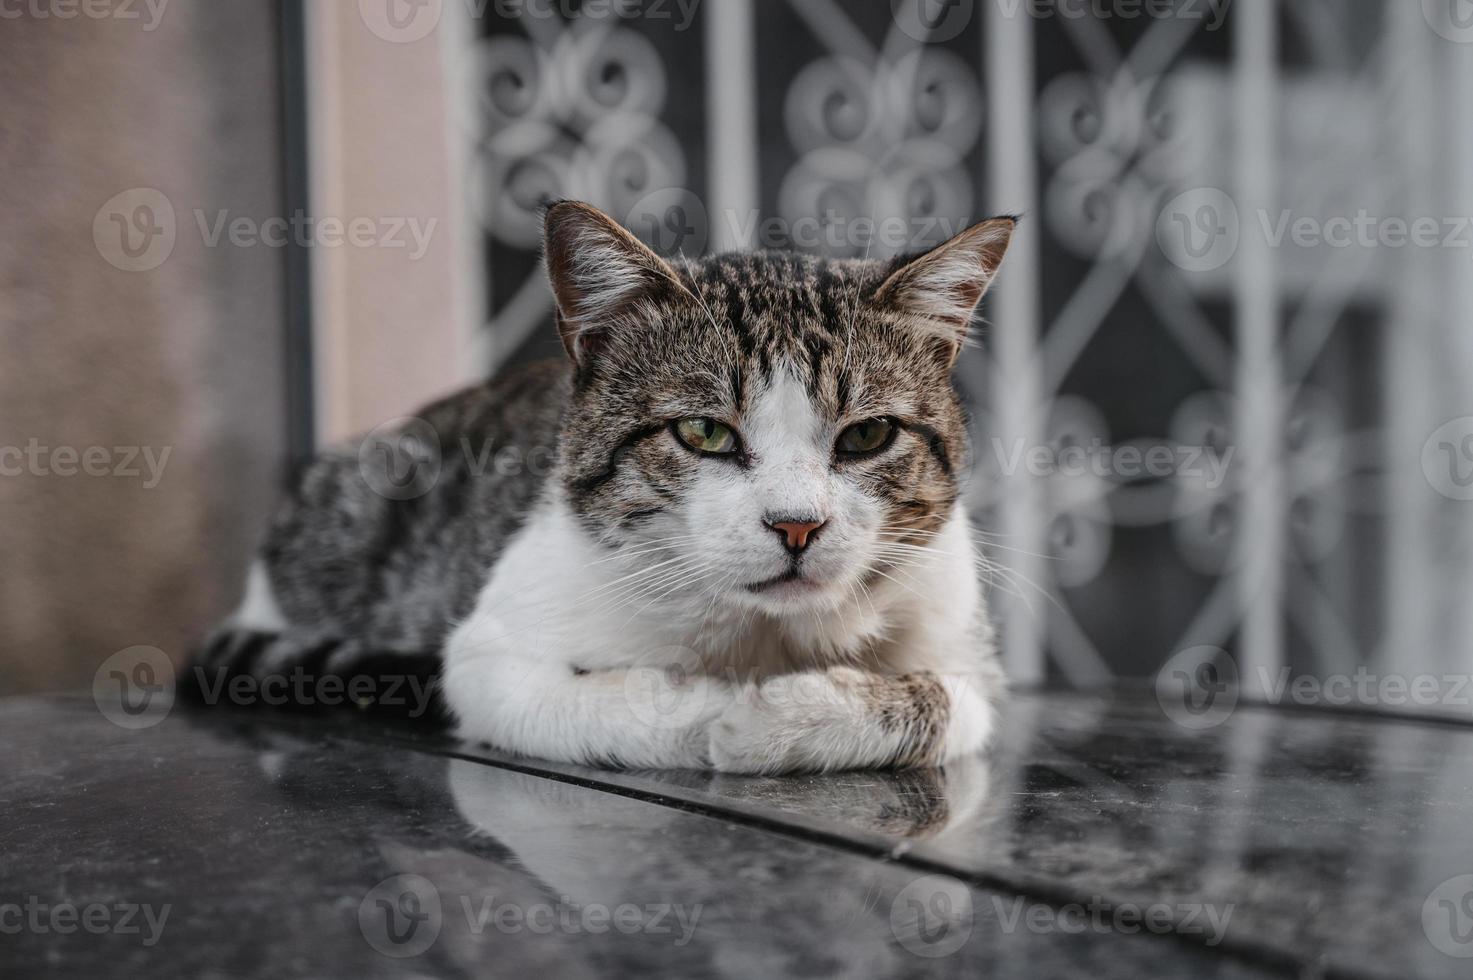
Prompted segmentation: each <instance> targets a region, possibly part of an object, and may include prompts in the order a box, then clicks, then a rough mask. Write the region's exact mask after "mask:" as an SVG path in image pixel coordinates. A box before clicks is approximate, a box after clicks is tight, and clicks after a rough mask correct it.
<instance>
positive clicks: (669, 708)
mask: <svg viewBox="0 0 1473 980" xmlns="http://www.w3.org/2000/svg"><path fill="white" fill-rule="evenodd" d="M1011 226H1012V225H1011V221H1004V220H999V221H995V222H990V223H987V224H984V225H980V226H977V228H974V229H972V230H971V231H970V232H967V233H964V234H963V235H962V236H958V238H957V239H954V240H953V241H952V242H951V243H948V244H947V245H945V246H942V247H941V248H940V249H937V250H934V251H933V252H931V253H928V254H927V256H924V257H922V258H921V259H917V260H915V261H913V262H912V263H910V264H908V265H902V264H901V263H898V262H893V263H881V262H824V261H821V260H815V259H808V258H799V257H795V256H789V255H773V254H757V255H737V256H723V257H718V258H716V259H710V260H706V261H703V262H698V263H688V264H684V265H680V266H677V267H672V266H669V265H666V264H665V263H664V262H662V261H661V260H660V259H658V258H657V257H655V256H654V255H653V253H649V252H648V251H647V250H645V249H644V248H643V246H641V245H639V244H638V243H637V242H636V241H635V240H634V239H633V238H632V236H629V235H628V234H627V233H625V232H623V231H622V230H621V229H618V228H617V226H615V225H613V224H612V223H611V222H608V220H607V219H606V218H604V217H603V216H602V215H599V214H598V213H597V212H595V211H593V210H592V209H589V208H586V207H584V206H581V205H576V204H564V205H557V206H555V207H554V208H553V209H551V210H550V212H549V217H548V243H547V258H548V265H549V274H550V276H551V279H552V284H553V290H554V294H555V296H556V299H557V305H558V311H559V327H560V330H561V331H562V335H563V339H564V343H565V345H566V346H567V348H568V351H569V354H570V355H571V363H562V364H539V365H536V366H533V367H530V368H526V369H523V370H521V371H519V372H518V373H516V374H513V375H511V376H509V377H507V378H505V379H502V380H500V381H497V382H495V383H492V384H489V385H486V386H481V387H477V388H475V389H471V390H469V391H466V392H463V393H461V394H460V395H457V396H454V397H452V398H449V399H446V400H445V401H442V402H439V403H437V404H436V405H433V406H430V407H429V408H427V409H425V410H424V411H423V412H421V413H420V415H419V416H418V417H417V419H416V420H412V421H405V422H402V423H400V424H398V425H395V426H390V427H388V428H387V431H379V432H378V433H377V437H376V439H375V440H373V441H370V442H367V443H364V444H363V445H361V446H354V447H350V448H349V449H346V450H344V451H341V452H338V453H328V454H324V455H323V456H322V457H321V458H319V459H318V460H317V461H315V462H314V463H313V464H311V465H310V466H309V467H308V468H307V470H306V471H305V473H304V474H303V476H302V478H301V479H300V481H299V485H298V488H297V490H296V492H295V493H294V494H293V496H292V497H291V499H290V500H289V501H288V503H287V504H285V505H284V506H283V508H282V511H281V512H280V514H279V516H278V518H277V520H276V522H275V523H274V525H273V527H272V530H271V533H270V535H269V536H268V540H267V542H266V545H265V546H264V548H263V549H262V553H261V556H260V559H259V561H258V563H257V565H256V566H255V567H253V569H252V573H251V582H250V586H249V590H248V591H249V594H248V596H247V598H246V601H245V603H244V604H243V606H242V608H241V610H240V611H239V612H238V613H237V614H236V616H235V617H234V618H233V619H232V621H231V622H230V623H229V624H227V626H226V628H225V629H224V630H222V631H221V633H220V634H218V636H217V638H216V640H215V641H214V642H213V643H212V644H211V646H210V648H209V649H208V650H207V652H206V658H205V659H206V664H205V666H210V665H212V664H213V665H219V664H222V663H223V664H228V665H229V666H230V667H231V668H232V669H234V670H245V671H249V672H252V673H255V674H257V675H258V676H259V675H262V674H270V673H273V672H280V671H285V670H288V669H291V668H292V667H293V666H294V665H300V664H303V663H307V664H310V665H311V668H312V669H315V670H318V671H322V672H326V673H332V674H339V675H341V674H349V673H351V672H352V671H353V670H354V669H355V664H356V663H358V662H359V661H360V659H361V658H362V657H363V656H365V655H367V654H369V653H372V654H373V655H375V656H376V657H377V658H379V662H380V663H383V662H385V661H387V662H389V663H392V662H393V658H394V657H399V656H402V657H404V658H413V657H417V656H425V655H429V656H432V657H434V658H435V659H436V660H437V661H438V662H439V663H441V664H442V665H443V678H442V680H443V683H442V687H441V693H442V695H443V697H444V699H445V703H446V705H447V706H448V707H449V709H450V711H451V713H452V715H453V716H454V718H455V720H456V722H457V725H458V730H459V732H460V733H461V734H462V735H463V736H464V737H467V738H471V739H477V740H484V741H487V742H490V743H492V744H494V745H497V746H499V747H502V748H505V749H509V750H513V751H518V752H523V753H527V754H530V755H536V756H542V757H545V758H552V759H558V760H565V761H574V762H585V763H596V764H608V765H624V766H636V767H708V766H714V767H716V768H719V769H723V770H728V771H743V772H759V771H762V772H775V771H786V770H794V769H837V768H847V767H854V766H885V765H918V764H936V763H939V762H942V761H944V760H945V759H947V758H952V757H955V756H957V755H959V754H962V753H966V752H971V751H975V750H977V749H978V748H980V747H981V746H982V745H983V744H984V743H985V741H986V739H987V737H988V734H989V732H990V730H991V727H992V707H991V704H990V703H989V702H990V699H992V698H995V697H996V696H997V695H998V693H1000V688H1001V684H1002V681H1001V675H1000V673H999V671H998V669H997V667H996V662H995V655H994V651H993V639H992V629H991V625H990V622H989V620H988V616H987V610H986V606H985V602H984V600H983V597H982V594H981V591H980V586H979V583H978V578H977V574H976V571H975V568H974V562H975V560H976V553H975V550H974V545H973V543H972V541H971V536H970V531H969V526H968V522H967V519H966V516H965V514H964V513H962V511H961V509H960V506H959V505H958V503H957V499H958V487H957V479H956V471H957V467H958V466H959V465H960V463H961V461H962V455H963V452H964V435H963V432H964V430H963V419H962V414H961V409H960V405H959V402H958V399H957V397H956V395H955V392H954V391H953V389H952V387H951V385H950V382H949V372H950V367H951V363H952V361H953V359H954V357H955V352H956V349H957V347H958V346H959V345H960V343H961V340H962V337H963V336H964V334H965V330H966V324H967V321H968V320H969V319H970V317H971V313H972V309H973V307H974V306H975V304H976V302H977V300H978V299H979V298H980V296H981V293H982V291H983V290H985V288H986V285H987V283H988V281H989V280H990V278H991V276H992V274H993V272H994V271H995V269H996V265H997V262H998V261H1000V259H1001V256H1002V250H1003V248H1005V246H1006V241H1007V234H1008V233H1009V232H1010V231H1011ZM969 236H970V237H969ZM416 460H418V461H416Z"/></svg>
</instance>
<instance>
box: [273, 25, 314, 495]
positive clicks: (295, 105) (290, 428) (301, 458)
mask: <svg viewBox="0 0 1473 980" xmlns="http://www.w3.org/2000/svg"><path fill="white" fill-rule="evenodd" d="M303 2H304V0H281V3H280V5H279V7H278V16H279V18H280V22H279V28H278V29H279V32H280V33H279V36H278V44H279V46H280V71H281V140H282V170H281V173H282V180H281V185H282V214H284V215H287V216H288V217H290V216H291V215H294V214H296V213H297V212H298V211H301V212H302V213H304V214H306V213H310V210H309V209H310V206H311V202H310V199H309V196H308V184H309V177H308V173H309V171H308V158H307V132H308V131H307V126H308V122H309V119H308V113H307V39H306V23H305V14H304V12H303V9H302V4H303ZM282 252H283V255H282V261H283V262H284V263H285V264H286V277H285V278H286V289H285V298H286V304H285V309H284V310H283V311H282V312H283V321H282V322H283V331H284V333H283V343H282V353H283V356H284V358H285V366H284V373H283V377H284V380H285V387H286V391H285V397H286V455H287V465H288V466H289V468H290V469H292V470H295V469H296V468H297V467H298V466H300V465H301V464H302V463H304V462H306V461H307V460H308V459H310V458H311V456H312V454H313V453H314V452H316V450H317V422H316V414H317V413H316V408H315V404H314V397H315V395H314V393H313V386H312V371H313V368H312V265H311V257H310V256H309V255H308V253H307V249H306V248H305V247H304V246H303V245H302V244H300V243H299V242H297V241H295V239H294V238H293V239H292V240H291V241H289V242H288V244H287V246H286V248H284V249H282Z"/></svg>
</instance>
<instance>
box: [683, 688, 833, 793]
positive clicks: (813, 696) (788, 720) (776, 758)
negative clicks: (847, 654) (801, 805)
mask: <svg viewBox="0 0 1473 980" xmlns="http://www.w3.org/2000/svg"><path fill="white" fill-rule="evenodd" d="M795 676H796V677H797V678H798V680H797V681H795V680H794V677H795ZM851 714H852V708H851V706H850V705H849V704H848V703H847V699H846V697H845V695H844V692H843V691H842V690H840V689H839V687H838V686H837V685H835V684H834V683H833V681H832V680H831V679H829V678H827V677H825V676H824V675H821V674H807V675H790V676H789V677H785V678H773V679H770V680H768V681H765V682H763V683H762V684H761V685H759V686H755V687H754V686H748V687H746V688H744V689H742V690H741V691H739V692H738V693H737V694H736V697H735V699H734V700H733V702H732V703H731V704H730V705H729V706H728V707H727V708H726V710H725V711H723V712H722V713H721V715H720V716H719V717H718V718H716V720H715V721H713V722H712V723H711V728H710V739H709V754H710V759H711V766H712V768H714V769H716V770H717V771H718V772H730V773H746V774H753V775H756V774H762V775H771V774H775V773H782V772H797V771H816V770H825V769H841V768H844V767H845V766H846V765H848V764H849V759H848V756H849V753H848V751H846V746H845V745H844V744H843V742H844V736H843V734H842V733H843V732H845V731H847V730H849V729H850V728H851V726H850V725H847V724H845V722H847V721H852V718H850V717H849V716H850V715H851Z"/></svg>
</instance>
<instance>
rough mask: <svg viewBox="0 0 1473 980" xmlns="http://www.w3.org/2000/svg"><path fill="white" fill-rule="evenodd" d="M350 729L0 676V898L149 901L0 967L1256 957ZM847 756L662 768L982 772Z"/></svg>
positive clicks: (15, 971)
mask: <svg viewBox="0 0 1473 980" xmlns="http://www.w3.org/2000/svg"><path fill="white" fill-rule="evenodd" d="M348 731H349V729H347V728H344V727H343V726H341V725H338V724H335V723H331V722H324V723H322V724H317V723H315V722H312V721H306V722H304V721H302V720H301V719H296V720H293V721H291V722H290V723H283V724H280V725H277V724H274V723H272V722H271V721H270V720H269V719H268V718H266V717H264V716H255V717H251V718H246V719H240V718H233V717H231V716H229V715H227V714H225V713H223V712H206V713H203V714H192V713H190V712H187V711H183V710H176V711H175V712H173V713H172V714H171V715H170V716H169V717H168V718H167V719H166V720H164V721H162V722H161V723H159V724H157V725H155V726H154V727H151V728H147V729H143V730H140V731H124V730H122V729H119V728H116V727H114V726H113V725H111V724H110V723H109V722H107V721H106V720H104V719H103V718H102V717H101V716H100V715H98V714H97V713H96V712H95V711H93V710H91V705H90V702H83V701H52V700H11V701H0V744H4V745H5V746H6V747H7V750H8V751H7V756H8V758H7V763H6V765H5V767H4V769H3V770H0V801H3V804H4V813H5V818H4V821H3V823H0V854H3V855H4V863H3V867H0V908H3V906H4V904H5V903H7V902H25V901H28V900H30V901H32V902H33V903H35V904H38V905H40V906H44V907H47V908H53V909H54V908H58V907H63V906H68V905H73V906H83V905H87V904H89V903H90V904H107V905H109V906H118V905H132V906H135V907H139V906H147V907H149V908H152V909H162V908H163V907H165V906H167V907H168V908H169V916H168V918H167V921H166V924H165V927H164V928H163V930H162V932H161V934H160V935H159V936H158V941H157V942H156V943H154V944H152V945H149V946H145V945H144V944H143V943H142V942H141V941H140V937H139V936H137V935H133V934H125V933H119V932H107V933H92V932H87V931H81V930H73V931H70V932H62V931H60V930H57V929H54V928H50V927H49V926H47V925H45V924H43V926H42V927H40V928H36V927H28V928H23V929H22V930H21V931H20V932H19V933H18V934H6V935H4V936H0V975H4V976H78V977H84V976H85V977H93V976H100V975H107V976H136V975H146V976H155V977H167V976H176V975H182V976H194V977H223V976H231V977H235V976H260V975H269V976H272V977H279V976H314V977H315V976H343V975H352V976H357V977H380V976H428V975H436V976H525V975H532V976H547V977H554V976H555V977H559V978H561V977H581V976H590V977H592V976H610V975H613V976H623V975H645V974H648V973H651V972H653V971H655V970H656V969H657V968H658V969H659V970H660V971H661V972H664V973H668V974H671V975H675V976H682V977H698V976H730V977H746V976H762V977H768V976H771V977H777V976H799V977H803V976H814V977H818V976H822V977H831V976H840V977H848V976H871V975H883V976H902V975H913V974H919V973H923V972H924V973H937V974H940V975H956V976H988V977H1011V976H1018V977H1053V976H1076V975H1087V976H1089V977H1092V978H1103V977H1139V976H1144V975H1162V974H1163V972H1164V973H1165V974H1167V975H1174V976H1203V977H1251V976H1262V975H1265V971H1264V970H1263V969H1262V968H1261V967H1259V966H1254V965H1253V964H1251V963H1248V962H1245V961H1243V960H1242V959H1241V958H1239V957H1236V956H1231V955H1224V953H1223V952H1222V951H1221V950H1208V949H1205V948H1199V947H1197V946H1194V945H1192V944H1190V943H1186V942H1180V941H1177V940H1174V939H1171V938H1159V937H1155V936H1150V935H1143V934H1137V935H1123V934H1120V933H1118V932H1114V931H1111V930H1109V929H1102V930H1096V929H1094V928H1088V927H1087V928H1085V929H1084V930H1083V931H1074V930H1072V929H1070V930H1065V929H1063V928H1056V927H1055V925H1056V924H1058V923H1059V921H1060V920H1058V919H1057V917H1056V916H1054V915H1053V914H1052V909H1051V908H1050V907H1048V906H1044V905H1042V904H1039V903H1036V902H1033V901H1031V900H1027V899H1023V898H1020V897H1017V896H1014V895H1012V894H1008V893H1006V892H998V891H993V890H989V889H986V888H982V887H975V886H969V885H965V884H963V883H962V882H960V881H959V880H957V879H956V878H954V877H948V876H944V875H942V876H938V875H935V874H934V873H932V872H930V871H927V870H924V869H920V868H918V867H915V866H913V865H907V864H906V863H903V862H901V863H897V862H893V861H886V860H877V859H875V858H874V857H872V856H869V855H867V854H865V853H862V851H861V850H859V849H856V848H851V847H846V846H842V845H840V844H835V843H832V842H826V841H823V840H816V839H808V838H807V837H805V835H803V834H797V833H784V832H775V831H774V830H772V829H770V828H768V827H763V826H759V825H757V824H755V823H754V822H753V821H751V820H749V819H747V818H746V816H744V814H743V813H740V812H738V811H736V810H733V811H732V812H731V813H730V814H723V813H721V812H704V813H703V812H693V811H692V810H691V809H689V808H685V807H676V806H668V805H661V804H660V803H659V802H658V801H650V800H646V799H639V798H634V797H633V796H631V795H628V788H627V787H626V788H623V789H621V790H620V792H607V791H604V790H602V789H598V788H594V787H590V786H585V785H578V784H576V783H574V782H570V781H569V777H568V776H567V775H566V774H559V775H558V776H557V778H548V777H545V776H539V775H535V774H530V773H527V772H519V771H513V770H511V769H507V768H503V767H498V766H494V765H488V764H485V763H484V762H480V761H473V760H470V759H467V758H463V757H460V758H457V757H454V756H449V755H446V754H442V753H441V752H436V751H427V750H424V749H425V748H426V747H425V746H418V747H417V746H414V745H413V744H411V743H412V742H413V740H414V739H416V738H420V736H412V735H411V736H402V737H401V736H400V735H397V734H393V733H380V734H379V735H377V736H372V735H364V734H359V733H350V734H344V733H345V732H348ZM979 775H980V774H979ZM691 776H692V774H684V778H687V779H688V778H689V777H691ZM643 778H645V780H646V781H647V782H649V781H650V779H649V777H647V776H646V777H643ZM865 778H869V777H859V776H854V777H852V778H848V779H841V778H837V777H836V778H834V779H832V780H814V781H805V782H803V783H802V784H801V785H798V784H797V783H795V784H794V785H793V786H792V787H791V789H792V791H793V793H792V795H788V794H786V793H785V792H784V790H783V789H782V787H781V784H780V783H777V782H773V781H766V780H757V781H752V782H751V783H748V784H744V785H743V786H741V787H738V786H737V785H736V784H731V783H725V782H722V783H718V782H715V781H712V782H711V783H710V784H709V785H707V786H705V787H693V786H690V785H687V786H685V787H684V788H683V789H682V790H681V792H682V793H687V794H689V793H696V792H703V793H708V794H718V793H724V794H730V795H732V796H736V795H743V794H745V795H747V797H748V799H747V802H746V803H744V804H743V805H742V806H743V807H744V808H746V809H747V810H750V811H752V812H755V808H757V807H764V808H765V807H770V806H772V805H774V803H773V800H774V799H775V798H778V797H781V798H783V800H784V801H785V802H786V804H787V805H789V806H797V805H801V806H805V807H809V808H812V809H813V810H815V811H822V812H823V817H822V819H825V820H828V819H832V809H833V808H836V807H837V808H841V809H845V810H849V811H852V812H854V813H856V814H860V815H862V819H863V820H864V821H865V824H866V829H865V831H864V832H865V833H866V834H872V835H914V836H918V837H921V836H924V835H927V834H930V835H932V836H931V837H930V838H929V839H930V840H931V841H933V842H935V843H937V844H938V845H940V844H941V842H943V841H951V842H952V843H951V844H949V845H947V846H958V844H957V842H959V841H961V840H963V836H958V835H965V834H966V833H967V828H969V827H971V828H976V827H985V826H987V821H988V817H987V815H986V811H987V810H988V808H989V807H990V806H991V804H992V801H995V800H997V799H999V798H1000V797H999V795H998V792H997V791H996V789H994V791H993V792H992V793H991V794H988V793H987V792H985V790H986V781H985V779H984V780H983V781H982V783H980V784H973V785H970V786H965V787H964V786H963V785H962V782H961V781H957V782H953V781H952V780H953V777H952V776H950V775H947V776H944V777H942V778H941V779H939V780H938V779H937V778H935V777H934V776H930V777H927V776H919V775H917V774H906V775H892V776H888V777H873V778H875V779H877V780H878V781H879V784H883V787H882V788H881V787H880V786H879V784H867V783H866V782H865V781H864V780H865ZM867 785H868V786H869V788H868V789H867V788H866V786H867ZM953 793H954V794H956V799H957V800H958V801H960V800H962V799H963V798H965V799H967V800H969V801H970V802H965V803H958V804H957V805H955V806H954V804H953V799H952V794H953ZM714 798H715V797H714V796H713V797H712V799H714ZM924 800H929V801H930V802H929V803H922V802H920V801H924ZM938 800H939V801H942V802H941V803H940V805H938V804H937V801H938ZM974 805H975V807H976V809H969V807H973V806H974ZM963 813H965V814H966V816H964V817H963V816H962V814H963ZM953 817H961V819H960V820H959V821H958V820H956V819H953ZM999 833H1000V832H999ZM985 839H986V835H984V837H983V838H982V839H981V841H980V842H985ZM1031 912H1036V913H1038V914H1033V915H1031V914H1030V913H1031ZM1030 921H1031V922H1033V923H1034V926H1033V927H1032V928H1030V927H1029V925H1028V923H1029V922H1030ZM0 922H3V912H0ZM1039 923H1042V925H1041V926H1040V925H1039Z"/></svg>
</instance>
